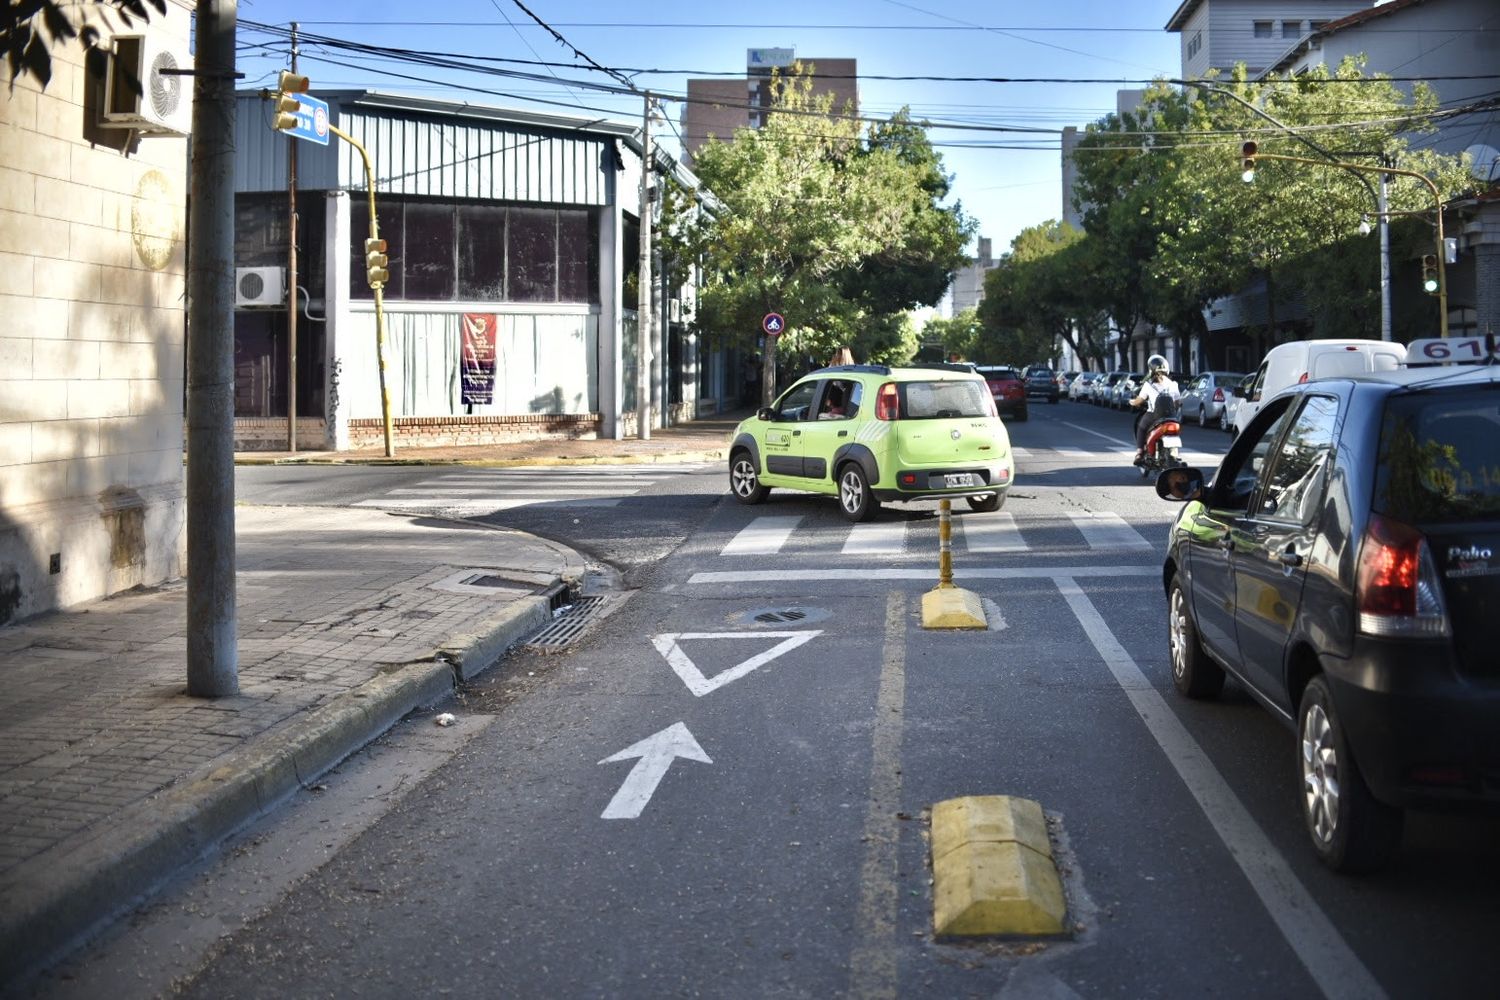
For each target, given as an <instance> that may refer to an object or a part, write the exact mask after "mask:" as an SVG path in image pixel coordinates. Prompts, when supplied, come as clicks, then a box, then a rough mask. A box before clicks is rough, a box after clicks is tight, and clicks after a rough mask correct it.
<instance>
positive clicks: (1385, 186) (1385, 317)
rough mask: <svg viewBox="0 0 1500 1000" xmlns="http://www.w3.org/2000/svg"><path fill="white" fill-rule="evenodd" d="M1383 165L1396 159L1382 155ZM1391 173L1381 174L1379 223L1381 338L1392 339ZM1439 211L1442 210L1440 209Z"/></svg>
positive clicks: (1391, 163)
mask: <svg viewBox="0 0 1500 1000" xmlns="http://www.w3.org/2000/svg"><path fill="white" fill-rule="evenodd" d="M1380 162H1381V165H1382V166H1386V167H1394V166H1395V165H1396V163H1395V160H1393V159H1392V158H1391V157H1390V156H1384V155H1383V156H1381V158H1380ZM1390 193H1391V175H1390V174H1387V173H1384V172H1382V173H1381V175H1380V193H1379V195H1378V196H1377V199H1376V200H1377V203H1378V208H1377V211H1379V213H1380V218H1379V220H1378V225H1379V226H1380V339H1381V340H1390V339H1391V217H1390V215H1389V213H1390V210H1391V209H1390ZM1438 211H1439V212H1441V211H1442V210H1441V209H1439V210H1438Z"/></svg>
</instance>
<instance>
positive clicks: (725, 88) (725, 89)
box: [682, 49, 859, 164]
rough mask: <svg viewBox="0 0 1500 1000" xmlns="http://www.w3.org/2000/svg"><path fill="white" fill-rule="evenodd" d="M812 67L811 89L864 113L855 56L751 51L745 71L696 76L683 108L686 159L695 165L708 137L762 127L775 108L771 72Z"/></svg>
mask: <svg viewBox="0 0 1500 1000" xmlns="http://www.w3.org/2000/svg"><path fill="white" fill-rule="evenodd" d="M799 62H800V63H801V64H802V65H803V66H807V67H811V68H812V81H813V86H812V93H813V95H814V96H818V97H821V96H823V95H826V94H832V95H833V109H834V110H835V111H837V112H845V111H847V112H848V113H850V114H858V113H859V66H858V61H857V60H855V59H832V58H817V59H813V58H803V59H798V58H797V52H796V50H795V49H749V50H747V51H746V53H745V75H744V76H743V77H736V78H731V79H725V78H721V77H716V78H713V79H691V80H688V82H687V103H686V104H685V105H683V109H682V142H683V150H682V158H683V162H684V163H687V164H691V163H692V162H693V157H694V156H695V155H696V154H697V152H698V150H700V149H702V148H703V145H704V143H706V142H708V140H709V139H711V138H712V139H718V140H720V141H721V142H728V141H730V140H731V139H733V138H734V133H735V130H737V129H742V128H759V127H760V126H761V125H762V124H764V123H765V115H766V110H767V109H768V108H770V106H771V75H772V73H773V71H775V70H782V71H786V70H788V69H790V68H791V67H792V66H794V65H796V64H797V63H799Z"/></svg>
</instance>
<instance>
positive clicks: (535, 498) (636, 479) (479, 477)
mask: <svg viewBox="0 0 1500 1000" xmlns="http://www.w3.org/2000/svg"><path fill="white" fill-rule="evenodd" d="M696 468H697V466H689V465H680V466H679V465H611V466H567V465H564V466H525V467H516V468H503V469H475V468H464V469H462V470H455V471H454V472H451V473H448V474H444V475H438V476H434V477H432V478H430V479H424V480H422V481H420V482H417V483H414V484H412V485H409V486H400V487H396V488H394V489H391V490H388V491H386V492H385V493H382V494H381V495H379V496H375V497H370V498H368V499H365V500H360V501H358V502H357V503H355V504H354V506H356V507H376V508H380V509H383V510H402V511H417V510H443V511H450V512H455V513H459V514H462V515H465V516H470V515H475V514H482V513H488V512H490V511H496V510H513V509H515V508H517V507H528V506H532V505H534V504H547V505H549V506H554V507H614V506H616V505H618V504H619V503H620V501H621V500H622V499H623V498H625V497H630V496H634V495H635V494H637V493H639V492H640V491H641V490H643V489H645V488H647V487H649V486H651V485H652V484H654V483H656V482H657V481H659V480H660V479H663V478H665V477H667V476H671V475H676V474H679V473H683V472H690V471H693V470H694V469H696Z"/></svg>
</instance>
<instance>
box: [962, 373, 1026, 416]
mask: <svg viewBox="0 0 1500 1000" xmlns="http://www.w3.org/2000/svg"><path fill="white" fill-rule="evenodd" d="M974 370H975V371H977V372H979V374H981V375H983V376H984V381H985V383H986V384H988V385H989V387H990V395H991V396H994V397H995V409H996V410H998V411H999V412H1000V416H1002V417H1013V418H1015V419H1016V420H1018V421H1024V420H1025V419H1026V382H1025V380H1024V379H1022V377H1021V373H1020V372H1018V371H1016V370H1015V369H1014V368H1005V367H1002V366H1000V365H976V366H975V369H974Z"/></svg>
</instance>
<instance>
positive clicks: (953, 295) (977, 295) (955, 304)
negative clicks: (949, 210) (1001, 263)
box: [946, 236, 995, 319]
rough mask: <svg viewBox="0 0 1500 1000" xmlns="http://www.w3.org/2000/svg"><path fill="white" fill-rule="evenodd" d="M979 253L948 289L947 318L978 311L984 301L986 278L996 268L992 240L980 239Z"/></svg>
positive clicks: (959, 271)
mask: <svg viewBox="0 0 1500 1000" xmlns="http://www.w3.org/2000/svg"><path fill="white" fill-rule="evenodd" d="M978 249H979V253H978V254H976V255H975V256H973V257H970V258H969V262H968V263H967V264H965V265H964V266H963V267H961V268H959V269H958V271H957V272H955V273H954V275H953V284H952V285H951V286H949V289H948V296H947V298H948V310H947V313H946V315H947V317H948V318H949V319H952V318H953V317H954V316H957V315H958V314H959V313H961V312H963V311H964V310H965V309H977V308H978V307H979V303H980V302H982V301H983V300H984V276H985V275H986V274H988V273H989V272H990V269H991V268H993V267H994V266H995V257H994V254H993V253H992V252H991V244H990V238H989V237H988V236H981V237H979V248H978Z"/></svg>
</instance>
